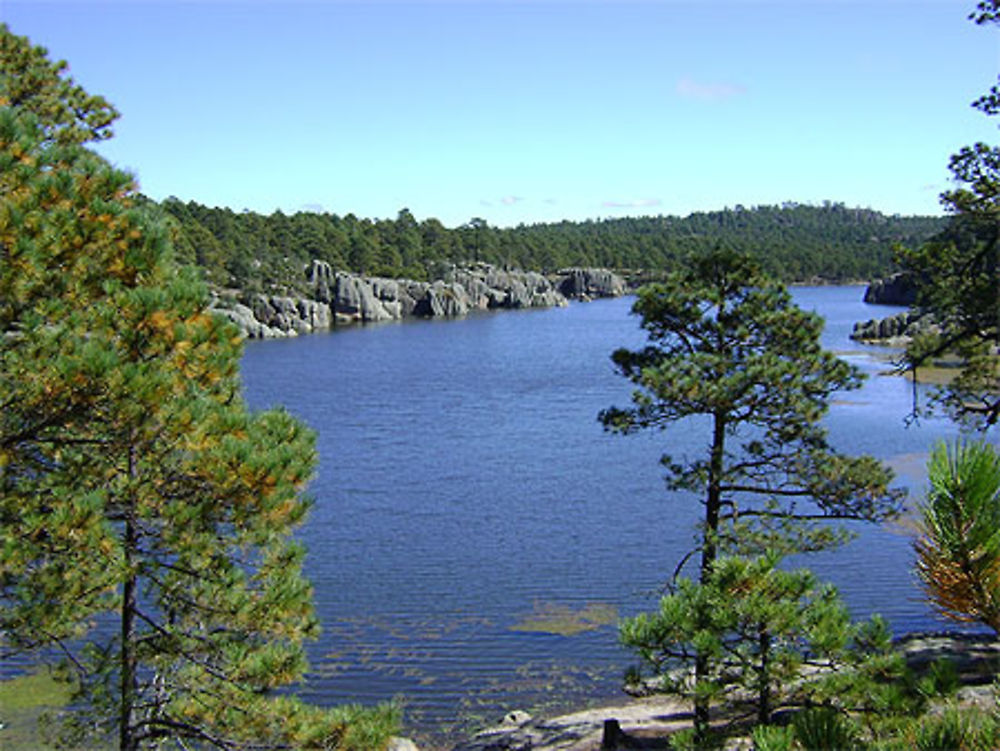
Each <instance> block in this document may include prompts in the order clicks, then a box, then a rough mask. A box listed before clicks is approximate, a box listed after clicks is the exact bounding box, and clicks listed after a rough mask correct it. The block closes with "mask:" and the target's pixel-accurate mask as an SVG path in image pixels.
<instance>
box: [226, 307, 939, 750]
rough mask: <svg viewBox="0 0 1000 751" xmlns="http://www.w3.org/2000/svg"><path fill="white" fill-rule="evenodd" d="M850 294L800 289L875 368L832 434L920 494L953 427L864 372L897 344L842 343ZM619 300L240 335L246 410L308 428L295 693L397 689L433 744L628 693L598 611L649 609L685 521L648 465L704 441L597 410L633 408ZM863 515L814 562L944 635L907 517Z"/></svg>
mask: <svg viewBox="0 0 1000 751" xmlns="http://www.w3.org/2000/svg"><path fill="white" fill-rule="evenodd" d="M863 291H864V288H863V287H800V288H796V289H794V290H793V294H794V297H795V299H796V302H797V303H798V304H799V305H800V306H802V307H804V308H806V309H813V310H816V311H818V312H819V313H820V314H821V315H823V316H824V317H825V318H826V320H827V327H826V330H825V333H824V344H825V346H826V347H827V348H828V349H831V350H833V351H835V352H837V353H839V354H841V355H842V356H843V357H844V358H845V359H847V360H849V361H850V362H852V363H854V364H855V365H857V366H858V367H859V368H861V369H862V370H863V371H865V372H866V373H868V374H869V376H870V377H869V379H868V380H867V382H866V384H865V386H864V387H863V388H862V389H860V390H858V391H853V392H847V393H844V394H843V395H840V396H839V397H838V398H837V399H836V401H835V403H834V404H833V406H832V408H831V410H830V414H829V416H828V419H827V423H826V424H827V426H828V428H829V430H830V434H831V437H832V439H833V442H834V443H835V445H837V446H839V447H841V448H843V449H844V450H845V451H849V452H851V453H872V454H874V455H876V456H878V457H880V458H883V459H885V460H887V461H888V462H889V463H890V464H891V465H892V466H893V468H894V469H895V470H896V471H897V473H898V475H899V482H900V484H902V485H905V486H908V487H910V488H911V495H919V493H920V492H921V490H922V486H923V482H924V476H923V465H924V462H925V460H926V456H927V452H928V449H929V447H930V446H931V445H932V444H933V443H934V442H935V441H937V440H939V439H941V438H947V437H951V436H954V435H956V433H957V431H956V429H955V428H954V426H952V425H951V424H950V423H949V422H947V421H945V420H942V419H933V420H923V421H921V422H920V424H919V425H910V426H907V425H906V424H905V418H906V416H907V414H908V411H909V410H910V408H911V404H912V402H911V399H912V387H911V384H910V383H909V382H908V381H907V380H905V379H902V378H899V377H890V376H886V375H879V373H880V372H882V371H884V370H886V368H887V367H888V364H887V360H886V358H887V357H888V356H889V354H890V352H889V351H888V350H885V349H881V348H875V347H865V346H863V345H858V344H856V343H854V342H851V341H850V340H849V338H848V334H849V332H850V330H851V326H852V325H853V323H854V322H855V321H858V320H863V319H867V318H872V317H879V316H883V315H888V314H889V313H892V312H894V311H893V310H892V309H890V308H886V307H884V306H869V305H866V304H864V303H863V302H862V295H863ZM631 302H632V301H631V299H629V298H622V299H614V300H601V301H595V302H592V303H574V304H571V305H570V306H569V307H568V308H556V309H548V310H529V311H517V312H500V313H495V314H482V315H475V316H470V317H468V318H464V319H460V320H453V321H414V322H406V323H396V324H387V325H379V326H368V327H358V328H347V329H338V330H336V331H333V332H330V333H328V334H314V335H310V336H306V337H301V338H297V339H284V340H269V341H253V342H249V343H248V344H247V347H246V353H245V355H244V359H243V365H242V371H243V380H244V388H245V391H246V395H247V399H248V401H249V402H250V404H251V405H252V406H254V407H267V406H277V405H282V406H284V407H286V408H287V409H288V410H289V411H291V412H292V413H293V414H295V415H297V416H298V417H300V418H302V419H303V420H304V421H306V422H307V423H308V424H309V425H311V426H312V427H313V428H315V429H316V430H317V431H318V432H319V444H318V445H319V452H320V466H319V471H318V475H317V477H316V478H315V480H314V481H313V483H312V484H311V486H310V488H309V492H310V494H311V495H312V497H313V498H314V499H315V507H314V509H313V511H312V514H311V516H310V517H309V520H308V522H307V523H306V525H305V526H304V528H303V529H302V530H301V533H300V536H301V539H302V540H303V541H304V543H305V544H306V545H307V547H308V550H309V553H308V559H307V573H308V575H309V577H310V578H311V580H312V582H313V584H314V585H315V589H316V606H317V610H318V613H319V615H320V617H321V619H322V622H323V628H324V631H323V635H322V636H321V638H320V640H319V641H318V642H317V643H315V644H313V645H311V647H310V655H311V661H312V674H311V676H310V682H309V685H308V687H307V688H306V691H305V692H304V695H305V697H306V698H308V699H310V700H312V701H316V702H319V703H322V704H335V703H343V702H348V701H350V702H362V703H376V702H380V701H388V700H390V699H393V698H394V697H401V698H402V701H403V704H404V710H405V730H406V732H407V733H408V734H411V735H414V736H416V737H418V738H420V739H421V740H422V741H423V742H424V743H425V744H426V745H428V746H430V745H434V744H435V743H442V739H443V738H447V737H450V738H452V739H457V738H458V737H459V734H460V733H461V732H464V731H466V730H468V729H469V728H476V727H479V726H482V725H483V724H486V723H491V722H494V721H496V720H497V719H498V718H499V717H500V716H502V714H503V713H504V712H505V711H507V710H510V709H514V708H523V709H527V710H529V711H532V712H539V711H556V710H560V709H566V708H569V707H576V706H579V705H581V704H585V703H589V702H599V701H602V700H608V699H614V698H620V697H621V693H620V685H621V678H622V674H623V672H624V670H625V669H626V668H627V667H628V666H629V665H630V664H632V662H633V661H634V660H633V658H632V656H631V655H630V654H629V653H628V652H626V651H624V650H623V649H621V648H620V647H619V646H618V645H617V642H616V629H615V626H614V624H613V622H609V621H613V617H609V616H614V615H616V614H617V615H618V616H624V615H632V614H635V613H637V612H640V611H642V610H648V609H651V608H652V607H654V606H655V603H656V598H657V593H658V592H659V590H660V588H661V586H662V584H663V582H664V581H665V580H666V578H667V577H668V576H669V575H670V573H671V572H672V570H673V568H674V565H675V564H676V562H677V561H678V559H679V557H680V556H681V555H682V554H683V553H684V552H686V551H687V550H688V549H689V548H690V547H691V545H692V542H693V539H694V531H695V530H694V525H695V522H696V520H697V518H698V514H699V511H700V506H699V505H698V503H697V502H696V499H694V498H692V497H690V496H684V495H682V494H676V493H675V494H668V493H667V492H666V491H665V489H664V484H663V479H662V473H661V471H660V467H659V464H658V459H659V456H660V454H661V453H663V452H664V451H667V450H669V451H670V452H671V453H674V454H677V455H682V454H683V453H684V452H685V451H689V452H693V453H697V452H699V451H703V447H704V446H706V445H707V443H708V440H709V436H707V435H701V434H699V433H698V432H697V431H696V430H693V429H690V428H684V429H680V430H677V431H667V432H660V433H653V434H648V435H636V436H629V437H622V436H617V435H612V434H608V433H605V432H603V430H602V429H601V426H600V425H599V423H598V422H597V419H596V416H597V413H598V411H599V410H601V409H602V408H605V407H608V406H611V405H613V404H615V405H621V406H625V405H627V404H628V400H629V394H630V387H629V384H628V383H627V382H626V381H625V380H624V379H623V378H621V377H620V376H617V375H616V374H615V373H614V370H613V367H612V364H611V361H610V359H609V356H610V354H611V352H612V351H613V350H614V349H615V348H617V347H620V346H628V347H636V346H639V345H640V344H642V343H643V342H644V336H643V334H642V332H641V331H640V329H639V326H638V320H637V319H636V318H635V317H633V316H630V315H629V308H630V306H631ZM856 529H857V531H858V533H859V534H858V537H857V538H856V539H855V540H854V541H853V542H852V543H850V544H849V545H848V546H846V547H845V548H842V549H840V550H838V551H836V552H835V553H829V554H821V555H815V556H808V557H807V559H806V563H807V564H808V565H810V566H811V567H812V568H814V569H815V570H816V571H817V572H818V573H819V574H820V575H821V576H822V577H823V578H825V579H828V580H831V581H833V582H834V583H836V584H837V585H838V586H839V587H840V589H841V591H842V593H843V594H844V596H845V599H846V600H847V602H848V603H849V605H850V607H851V609H852V611H853V612H854V613H855V614H856V615H858V616H865V615H868V614H869V613H872V612H880V613H882V614H883V615H884V616H886V617H887V618H888V619H889V621H890V623H891V625H892V627H893V629H894V630H895V631H896V632H905V631H911V630H927V629H939V628H941V627H942V625H943V624H942V622H941V621H938V620H936V619H934V617H933V616H932V615H931V613H930V612H929V610H928V608H927V607H926V605H925V604H924V603H923V602H922V600H921V598H920V596H919V592H918V590H917V588H916V587H915V585H914V578H913V574H912V573H911V562H912V554H911V551H910V542H909V538H908V537H907V534H906V533H905V531H903V530H902V528H901V527H899V526H898V525H894V526H887V527H883V528H866V527H864V526H863V525H858V526H857V527H856ZM574 614H575V615H574ZM588 618H589V620H588ZM574 626H590V628H589V630H584V631H580V632H579V633H569V632H571V631H573V630H574V628H573V627H574ZM554 631H558V632H560V633H553V632H554Z"/></svg>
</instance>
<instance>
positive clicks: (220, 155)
mask: <svg viewBox="0 0 1000 751" xmlns="http://www.w3.org/2000/svg"><path fill="white" fill-rule="evenodd" d="M973 5H974V3H973V2H972V1H971V0H969V1H968V2H960V1H959V0H923V1H922V0H907V1H905V2H904V1H902V0H898V1H897V0H866V1H861V0H794V1H788V2H767V1H764V0H729V1H724V0H700V1H699V2H695V1H694V0H691V1H688V2H683V1H681V0H659V1H657V0H646V1H645V2H621V1H612V0H606V1H604V2H600V1H596V0H591V1H590V2H569V1H568V0H549V1H544V0H543V1H542V2H530V3H529V2H509V1H507V0H478V1H474V0H465V1H463V0H451V1H450V2H449V1H440V2H434V3H425V2H417V1H416V0H410V1H409V2H395V3H393V2H381V1H379V0H375V1H373V2H367V3H349V2H321V1H320V0H312V2H301V3H296V2H282V3H279V2H263V1H260V0H257V1H254V0H244V1H239V0H228V1H224V0H216V1H215V2H190V1H189V2H169V3H167V2H151V1H148V0H131V2H126V1H125V0H119V1H118V2H104V3H96V2H86V1H85V0H76V1H67V2H48V1H47V0H32V1H30V2H24V1H23V0H0V19H2V20H3V21H4V22H6V23H8V24H9V26H10V27H11V29H12V30H13V31H14V32H15V33H17V34H21V35H26V36H28V37H29V38H30V39H31V40H32V41H33V42H34V43H36V44H41V45H43V46H45V47H47V48H48V49H49V51H50V54H51V55H52V57H54V58H61V59H65V60H68V61H69V63H70V73H71V75H72V76H73V77H74V78H75V79H76V81H77V82H78V83H81V84H82V85H83V86H84V87H85V88H86V89H88V90H89V91H91V92H93V93H99V94H102V95H104V96H105V97H107V98H108V99H109V100H110V101H111V102H113V103H114V104H115V105H116V106H117V107H118V109H119V110H120V111H121V112H122V118H121V120H119V122H118V124H117V127H116V135H115V138H114V139H112V140H111V141H109V142H107V143H105V144H102V145H101V146H100V147H99V150H100V151H101V153H103V154H104V155H105V156H107V157H108V158H109V159H111V160H112V161H113V162H114V163H116V164H117V165H118V166H120V167H124V168H126V169H129V170H131V171H133V172H134V173H135V174H137V175H138V178H139V182H140V185H141V188H142V190H143V191H144V192H145V193H147V194H148V195H150V196H152V197H154V198H157V199H161V198H164V197H166V196H169V195H175V196H177V197H179V198H181V199H183V200H191V199H193V200H196V201H198V202H201V203H204V204H207V205H212V206H215V205H218V206H229V207H231V208H233V209H234V210H237V211H238V210H242V209H244V208H248V209H252V210H255V211H260V212H264V213H269V212H271V211H273V210H274V209H276V208H280V209H281V210H283V211H285V212H294V211H298V210H325V211H330V212H334V213H337V214H341V215H343V214H347V213H354V214H356V215H358V216H363V217H373V218H374V217H379V218H381V217H394V216H395V215H396V213H397V212H398V211H399V210H400V209H401V208H403V207H407V208H409V209H410V210H411V211H412V212H413V213H414V215H415V216H416V217H417V218H418V219H425V218H427V217H437V218H439V219H441V221H443V222H444V223H445V224H446V225H448V226H455V225H457V224H461V223H463V222H466V221H468V220H469V219H470V218H472V217H483V218H485V219H486V220H487V221H489V222H490V223H491V224H495V225H501V226H508V225H513V224H518V223H521V222H524V223H533V222H539V221H557V220H560V219H572V220H580V219H588V218H595V219H596V218H605V217H617V216H625V215H649V214H675V215H686V214H688V213H690V212H692V211H702V210H713V209H719V208H723V207H725V206H734V205H736V204H742V205H744V206H754V205H760V204H776V203H781V202H783V201H788V200H792V201H798V202H801V203H820V202H822V201H824V200H832V201H842V202H844V203H846V204H848V205H849V206H866V207H871V208H874V209H878V210H880V211H884V212H886V213H899V214H938V213H941V209H940V206H939V204H938V199H937V196H938V194H939V193H940V192H941V191H942V190H944V189H946V188H947V187H948V177H949V174H948V171H947V160H948V156H949V155H950V154H951V153H953V152H955V151H956V150H957V149H958V148H959V147H961V146H962V145H964V144H967V143H971V142H973V141H976V140H986V141H988V142H996V140H997V139H996V136H997V130H996V125H995V122H991V121H990V120H989V119H988V118H986V117H985V116H983V115H982V114H980V113H978V112H976V111H975V110H973V109H972V108H971V107H970V106H969V103H970V102H971V101H972V100H974V99H975V98H976V97H978V96H979V95H980V94H982V93H983V92H985V91H986V89H988V88H989V86H990V85H991V83H993V82H995V81H996V76H997V71H998V69H1000V46H998V40H1000V35H998V29H997V28H996V27H977V26H975V25H974V24H973V23H971V22H970V21H968V20H966V16H967V14H968V13H969V11H970V10H971V9H972V7H973Z"/></svg>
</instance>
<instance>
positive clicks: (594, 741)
mask: <svg viewBox="0 0 1000 751" xmlns="http://www.w3.org/2000/svg"><path fill="white" fill-rule="evenodd" d="M894 644H895V646H896V648H897V649H898V650H899V651H900V652H902V654H903V655H904V657H905V658H906V662H907V665H908V666H909V667H910V668H911V669H913V670H915V671H918V672H919V671H921V670H923V669H926V668H927V666H928V665H930V663H931V662H933V661H934V660H936V659H939V658H942V657H946V658H949V659H951V660H952V661H953V662H954V664H955V667H956V669H957V672H958V677H959V684H960V687H961V688H960V689H959V702H960V703H961V704H976V703H980V702H981V701H983V700H984V697H985V695H986V694H987V693H989V694H990V696H991V697H992V694H993V691H994V689H993V688H992V686H991V684H992V682H993V679H994V677H995V676H996V674H997V672H998V670H1000V639H998V638H997V636H996V635H995V634H993V633H992V632H985V631H981V632H965V631H947V630H946V631H930V632H917V633H912V634H906V635H904V636H901V637H899V638H898V639H896V640H895V642H894ZM963 690H964V691H965V696H964V697H963V696H962V692H963ZM692 715H693V713H692V710H691V704H690V701H688V700H685V699H681V698H678V697H676V696H673V695H670V694H650V695H647V696H640V697H632V698H627V699H625V700H621V701H609V702H607V703H605V702H601V703H600V704H598V705H596V706H594V707H591V708H589V709H580V710H576V711H572V712H568V713H565V714H559V715H554V716H549V717H544V716H539V717H533V716H532V715H530V714H528V713H527V712H524V711H520V710H514V711H511V712H508V713H507V714H506V715H504V717H503V718H502V719H501V720H500V721H499V722H498V723H497V724H496V725H494V726H492V727H489V728H486V729H484V730H481V731H479V732H478V733H476V734H475V735H473V736H472V737H471V738H469V739H466V740H464V741H460V742H459V743H458V744H457V745H450V746H445V747H441V748H432V747H427V748H422V749H421V751H498V750H500V749H509V750H510V751H528V750H529V749H530V750H531V751H599V749H601V748H602V740H603V739H604V736H605V734H606V733H611V734H614V733H621V735H617V736H615V737H617V738H618V739H619V740H624V742H625V743H630V746H629V747H636V748H649V749H667V748H669V747H670V744H669V736H670V735H671V734H672V733H674V732H676V731H678V730H683V729H684V728H687V727H690V725H691V719H692ZM713 716H714V719H717V720H720V721H725V722H728V721H731V720H733V719H738V718H739V717H740V712H739V711H738V706H737V705H735V704H734V703H732V702H730V703H729V704H724V705H720V706H718V707H715V708H713ZM750 716H751V717H752V713H750ZM611 723H613V725H612V724H611Z"/></svg>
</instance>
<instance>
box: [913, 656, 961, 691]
mask: <svg viewBox="0 0 1000 751" xmlns="http://www.w3.org/2000/svg"><path fill="white" fill-rule="evenodd" d="M960 685H961V681H960V680H959V675H958V668H957V667H955V662H954V661H953V660H949V659H948V658H946V657H941V658H938V659H937V660H934V661H933V662H932V663H931V664H930V666H929V667H928V669H927V674H926V675H924V676H923V677H921V678H920V680H919V681H917V690H918V691H919V692H920V693H921V694H923V695H924V696H926V697H927V698H929V699H931V698H938V697H945V696H951V695H952V694H954V693H955V692H956V691H958V689H959V687H960Z"/></svg>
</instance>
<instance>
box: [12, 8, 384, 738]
mask: <svg viewBox="0 0 1000 751" xmlns="http://www.w3.org/2000/svg"><path fill="white" fill-rule="evenodd" d="M0 49H2V50H5V51H8V52H5V53H4V54H5V55H6V56H5V57H4V58H3V60H2V62H3V68H2V69H0V92H9V91H11V90H13V89H14V88H16V86H18V85H21V84H22V83H23V82H25V81H35V80H37V81H38V84H37V85H38V86H39V87H41V89H40V91H39V92H38V96H35V97H30V96H29V97H20V98H18V99H14V98H12V97H11V96H10V95H9V94H4V103H5V106H2V107H0V261H2V262H0V337H3V347H2V348H0V407H2V409H0V529H2V533H3V536H2V540H0V550H2V557H0V640H2V644H0V647H2V649H3V650H4V651H6V650H20V651H31V650H35V649H39V648H47V649H52V648H57V649H60V650H62V651H63V652H64V653H65V654H66V655H67V658H68V659H67V663H66V665H67V667H68V668H69V669H71V670H72V672H73V679H74V681H75V684H76V686H77V691H76V694H75V696H74V700H73V702H72V703H71V705H70V707H69V708H68V709H67V711H66V712H65V722H64V723H62V724H61V727H60V728H59V729H58V734H59V735H60V737H61V742H62V743H63V744H64V745H69V746H72V747H81V746H83V745H84V744H87V743H90V742H94V743H100V744H102V745H104V744H106V742H107V741H108V739H109V737H111V736H113V735H117V738H118V746H119V748H121V749H127V750H129V751H131V750H133V749H139V748H155V747H159V746H160V744H161V743H162V742H163V741H164V740H166V739H179V740H181V741H183V742H186V743H193V744H196V745H200V746H215V747H232V746H234V745H240V744H245V743H250V742H252V743H253V744H256V745H261V746H265V747H266V746H288V745H291V746H295V747H300V748H343V749H348V748H352V749H360V748H378V747H379V746H381V745H384V742H385V740H386V739H387V733H386V732H385V728H386V727H387V726H388V725H389V724H391V722H387V721H385V718H383V719H382V720H379V721H378V722H374V721H373V722H372V723H371V724H370V725H365V726H364V727H361V726H359V727H358V728H355V727H353V726H351V727H348V726H347V724H346V719H345V716H344V715H337V714H336V713H331V712H329V711H327V710H321V709H318V708H315V707H309V706H307V705H304V704H302V703H301V702H300V701H298V700H296V699H294V698H291V697H287V696H281V697H275V696H272V694H273V692H274V690H275V689H278V688H280V687H282V686H286V685H288V684H290V683H294V682H296V681H298V680H300V679H301V677H302V675H303V673H304V670H305V655H304V649H303V642H304V640H306V639H309V638H312V637H314V636H315V635H316V633H317V631H318V624H317V621H316V618H315V615H314V613H313V607H312V601H311V588H310V586H309V583H308V582H307V581H306V579H305V578H304V577H303V576H302V558H303V550H302V549H301V547H300V546H299V545H297V544H296V543H295V542H294V541H293V540H292V537H291V535H292V532H293V531H294V529H295V528H296V527H297V526H298V525H299V524H300V523H301V522H302V520H303V518H304V515H305V513H306V511H307V509H308V505H309V504H308V501H307V500H306V499H305V498H304V497H303V495H302V489H303V488H304V486H305V484H306V482H307V481H308V480H309V478H310V475H311V473H312V471H313V468H314V466H315V449H314V438H313V435H312V433H311V432H310V431H309V430H308V429H306V428H305V427H304V426H303V425H302V424H301V423H299V422H297V421H296V420H294V419H292V418H291V417H290V416H289V415H287V414H286V413H284V412H280V411H270V412H263V413H257V414H254V413H251V412H249V410H248V409H247V407H246V405H245V404H244V403H243V401H242V399H241V396H240V384H239V357H240V344H239V337H238V334H237V332H236V331H235V329H233V328H232V327H231V326H230V325H229V324H228V323H225V322H224V321H223V320H221V319H219V318H217V317H215V316H213V315H212V314H211V313H210V312H209V311H208V304H209V296H208V293H207V289H206V288H205V286H204V285H203V284H201V283H200V282H198V281H197V280H195V279H194V278H193V276H192V274H191V273H188V272H186V271H183V270H179V269H178V268H177V267H176V266H175V265H174V263H173V260H172V256H171V252H172V250H171V245H170V241H169V237H170V231H169V228H168V226H167V225H166V223H165V222H164V220H163V218H162V217H161V215H160V212H159V211H158V210H157V209H156V207H155V206H150V205H148V204H147V203H146V202H143V201H141V200H138V198H137V196H136V195H135V193H134V188H133V185H132V180H131V178H130V176H128V175H126V174H124V173H122V172H120V171H118V170H115V169H114V168H112V167H111V166H110V165H108V164H107V163H105V162H104V161H103V160H102V159H100V158H99V157H98V156H96V155H95V154H93V153H92V152H90V151H87V150H86V149H84V148H83V147H82V146H80V145H79V144H78V143H77V141H80V140H85V139H84V138H83V137H82V136H80V134H86V133H90V134H91V135H92V136H93V135H95V133H96V135H100V132H101V131H100V126H99V123H101V122H103V121H104V120H103V118H104V117H105V116H106V115H107V110H106V109H105V108H104V105H103V100H100V99H97V98H83V99H80V98H79V97H82V96H83V95H82V94H80V92H79V90H78V89H76V88H75V87H72V86H71V85H70V84H69V83H67V84H66V86H61V85H59V83H58V79H59V75H60V72H61V70H62V67H61V66H59V65H55V66H50V67H49V68H48V69H46V67H45V66H46V63H45V60H44V53H43V52H40V51H37V50H31V48H30V47H27V46H26V42H25V41H24V40H20V39H18V38H16V37H12V35H10V34H9V32H8V30H7V29H6V27H2V28H0ZM11 49H14V50H22V51H23V50H28V52H26V53H25V54H17V55H12V54H10V53H9V50H11ZM36 67H37V68H40V69H41V72H40V73H38V74H37V75H36V72H37V71H36V70H35V68H36ZM53 79H55V83H53ZM46 97H55V99H56V100H58V99H59V98H60V97H65V98H66V100H65V101H64V102H63V103H64V104H65V105H66V108H60V107H55V106H53V107H50V106H49V105H48V104H47V103H45V102H47V99H46ZM21 101H24V102H27V103H26V104H24V105H23V106H21V105H19V104H18V102H21ZM39 102H42V103H43V104H44V106H42V104H40V103H39ZM81 103H82V104H81ZM66 112H72V114H73V117H75V118H76V119H75V120H67V119H66ZM74 134H76V135H74ZM98 617H100V618H102V619H104V620H105V622H107V620H108V619H109V618H114V619H115V620H116V621H117V626H116V628H115V629H113V630H110V631H109V630H108V629H101V630H92V626H93V623H94V621H95V620H96V619H97V618H98ZM351 716H352V717H353V716H354V715H351ZM389 719H390V720H391V717H390V718H389ZM352 734H353V735H352ZM359 734H360V735H359ZM351 738H353V739H354V740H350V739H351Z"/></svg>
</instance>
